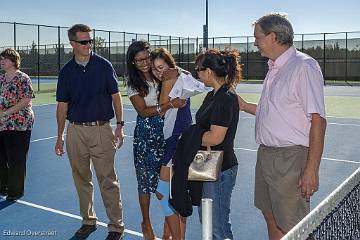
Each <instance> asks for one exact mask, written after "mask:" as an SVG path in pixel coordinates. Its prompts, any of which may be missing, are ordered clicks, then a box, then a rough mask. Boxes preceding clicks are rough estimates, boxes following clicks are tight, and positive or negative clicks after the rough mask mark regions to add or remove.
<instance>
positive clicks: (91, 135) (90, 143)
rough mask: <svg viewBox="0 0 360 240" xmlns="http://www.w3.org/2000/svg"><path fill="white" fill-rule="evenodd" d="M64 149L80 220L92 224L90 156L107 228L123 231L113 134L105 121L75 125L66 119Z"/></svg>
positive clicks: (92, 199) (93, 222)
mask: <svg viewBox="0 0 360 240" xmlns="http://www.w3.org/2000/svg"><path fill="white" fill-rule="evenodd" d="M66 149H67V153H68V156H69V159H70V165H71V168H72V175H73V178H74V182H75V186H76V190H77V192H78V195H79V200H80V214H81V216H82V218H83V221H82V223H83V224H89V225H94V224H95V223H96V220H97V217H96V214H95V210H94V189H93V183H92V171H91V167H90V159H91V161H92V164H93V167H94V169H95V172H96V177H97V180H98V183H99V187H100V192H101V196H102V199H103V203H104V206H105V209H106V214H107V216H108V218H109V220H110V222H109V224H108V228H109V231H114V232H123V231H124V223H123V214H122V204H121V196H120V184H119V181H118V178H117V176H116V173H115V168H114V157H115V152H116V147H115V138H114V134H113V132H112V128H111V126H110V124H109V123H106V124H104V125H102V126H91V127H88V126H79V125H74V124H71V123H69V125H68V128H67V137H66Z"/></svg>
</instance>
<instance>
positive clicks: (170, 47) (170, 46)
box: [169, 35, 171, 53]
mask: <svg viewBox="0 0 360 240" xmlns="http://www.w3.org/2000/svg"><path fill="white" fill-rule="evenodd" d="M169 42H170V44H169V51H170V53H171V35H170V36H169Z"/></svg>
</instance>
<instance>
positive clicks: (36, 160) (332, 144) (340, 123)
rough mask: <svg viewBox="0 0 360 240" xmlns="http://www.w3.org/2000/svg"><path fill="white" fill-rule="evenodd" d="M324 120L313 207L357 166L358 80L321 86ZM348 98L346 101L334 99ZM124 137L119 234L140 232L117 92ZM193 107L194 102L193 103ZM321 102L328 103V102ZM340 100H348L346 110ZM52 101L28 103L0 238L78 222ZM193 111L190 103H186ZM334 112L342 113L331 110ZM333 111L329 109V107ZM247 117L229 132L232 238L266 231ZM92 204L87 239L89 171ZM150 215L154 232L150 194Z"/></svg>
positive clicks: (61, 229)
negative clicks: (27, 123) (19, 188)
mask: <svg viewBox="0 0 360 240" xmlns="http://www.w3.org/2000/svg"><path fill="white" fill-rule="evenodd" d="M260 90H261V85H254V84H243V85H240V86H239V88H238V91H239V92H240V93H242V94H243V95H244V96H245V98H253V99H256V98H258V95H259V92H260ZM325 92H326V95H327V99H329V102H330V105H331V104H334V106H330V107H329V110H328V115H329V116H328V119H327V121H328V127H327V132H326V140H325V141H326V144H325V150H324V154H323V160H322V163H321V168H320V188H319V191H318V193H317V194H316V195H315V196H314V197H313V198H312V199H311V206H312V208H314V207H315V206H316V205H317V204H318V203H319V202H320V201H321V200H322V199H324V198H325V197H326V196H328V195H329V194H330V193H331V192H332V191H333V190H334V189H335V188H336V187H337V186H338V185H339V184H341V183H342V182H343V181H344V180H345V179H346V178H347V177H348V176H349V175H351V173H352V172H354V171H355V170H356V169H358V168H359V166H360V157H359V156H360V148H359V141H360V116H359V114H360V113H359V109H360V108H359V107H357V106H359V104H360V88H359V87H333V86H332V87H326V91H325ZM343 98H347V99H348V100H349V99H350V100H351V101H349V103H350V104H349V103H346V104H347V105H345V103H343V102H339V103H338V104H339V105H340V106H337V105H336V102H337V101H340V100H339V99H343ZM124 103H125V106H124V108H125V110H124V119H125V122H126V126H125V134H126V138H125V143H124V146H123V147H122V148H121V149H120V150H119V151H118V152H117V155H116V170H117V174H118V177H119V179H120V184H121V193H122V203H123V208H124V221H125V227H126V235H125V238H124V239H141V236H142V235H141V227H140V223H141V214H140V208H139V205H138V201H137V187H136V186H137V185H136V177H135V170H134V166H133V157H132V134H133V130H134V127H135V119H136V111H135V110H134V109H133V107H132V106H131V105H129V101H128V100H127V99H124ZM194 105H195V107H197V106H198V105H197V104H194ZM327 105H329V104H328V103H327ZM344 108H347V110H346V109H345V110H346V112H344V113H343V112H341V111H345V110H344ZM55 109H56V105H55V104H44V105H37V106H35V107H34V111H35V114H36V123H35V125H34V130H33V134H32V140H31V145H30V151H29V157H28V165H27V179H26V188H25V191H26V192H25V196H24V197H23V198H22V199H21V200H18V201H16V202H8V201H5V200H4V199H1V198H0V231H1V232H0V239H13V238H15V237H14V236H15V235H18V236H17V237H16V238H15V239H37V238H39V239H71V238H72V236H73V234H74V232H75V231H76V230H77V229H78V228H79V227H80V224H81V220H80V219H81V218H80V216H79V207H78V199H77V194H76V190H75V187H74V184H73V179H72V176H71V169H70V165H69V161H68V159H67V156H66V155H65V156H63V157H62V158H61V157H57V156H56V155H55V154H54V145H55V142H56V132H57V129H56V119H55ZM193 112H194V113H195V112H196V109H194V110H193ZM337 112H340V113H341V114H336V113H337ZM334 113H335V114H334ZM254 124H255V123H254V117H253V116H251V115H248V114H246V113H240V121H239V125H238V130H237V137H236V140H235V146H236V149H235V150H236V154H237V157H238V161H239V171H238V176H237V184H236V186H235V189H234V192H233V196H232V208H231V209H232V210H231V211H232V212H231V220H232V226H233V232H234V236H235V237H236V239H266V238H267V231H266V225H265V221H264V220H263V218H262V216H261V213H260V212H259V211H258V210H257V209H256V208H255V207H254V206H253V188H254V169H255V160H256V149H257V144H256V143H255V140H254ZM94 186H95V199H94V202H95V210H96V213H97V216H98V218H99V221H100V222H99V226H98V229H97V231H95V232H94V233H92V234H91V235H90V236H89V238H88V239H103V238H105V237H106V234H107V229H106V222H107V217H106V213H105V209H104V207H103V205H102V200H101V196H100V192H99V188H98V186H97V182H96V179H95V178H94ZM153 199H154V201H152V206H151V219H152V223H153V227H154V230H155V232H156V235H157V236H158V237H161V233H162V226H163V216H162V213H161V211H160V205H159V203H158V202H157V201H156V200H155V197H153ZM187 239H201V226H200V224H199V221H198V216H197V211H196V209H194V214H193V215H192V216H191V217H190V218H189V219H188V224H187Z"/></svg>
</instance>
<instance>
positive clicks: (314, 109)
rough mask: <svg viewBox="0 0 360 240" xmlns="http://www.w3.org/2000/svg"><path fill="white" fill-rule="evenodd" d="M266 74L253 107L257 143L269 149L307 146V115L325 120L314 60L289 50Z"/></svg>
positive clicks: (320, 78) (320, 81) (321, 81)
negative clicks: (258, 99)
mask: <svg viewBox="0 0 360 240" xmlns="http://www.w3.org/2000/svg"><path fill="white" fill-rule="evenodd" d="M268 65H269V71H268V73H267V75H266V78H265V80H264V84H263V90H262V93H261V98H260V101H259V104H258V106H257V108H256V114H255V115H256V117H255V137H256V142H257V143H258V144H264V145H266V146H273V147H286V146H293V145H303V146H306V147H308V146H309V134H310V126H311V114H312V113H318V114H319V115H320V116H321V117H323V118H325V104H324V79H323V76H322V73H321V69H320V66H319V64H318V63H317V61H316V60H315V59H313V58H311V57H310V56H308V55H306V54H304V53H302V52H300V51H297V50H296V48H295V47H293V46H292V47H290V48H289V49H288V50H286V51H285V52H284V53H283V54H282V55H281V56H279V57H278V58H277V59H276V60H275V61H272V60H269V61H268Z"/></svg>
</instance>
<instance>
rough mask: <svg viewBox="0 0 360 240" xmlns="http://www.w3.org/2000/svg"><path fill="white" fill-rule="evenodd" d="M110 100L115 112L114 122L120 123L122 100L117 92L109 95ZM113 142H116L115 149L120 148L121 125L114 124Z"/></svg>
mask: <svg viewBox="0 0 360 240" xmlns="http://www.w3.org/2000/svg"><path fill="white" fill-rule="evenodd" d="M111 98H112V102H113V106H114V110H115V117H116V122H117V123H119V122H122V121H123V105H122V99H121V95H120V93H119V92H117V93H114V94H112V95H111ZM114 135H115V141H116V145H117V148H120V147H121V146H122V145H123V142H124V130H123V125H122V124H120V123H119V124H116V128H115V132H114Z"/></svg>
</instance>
